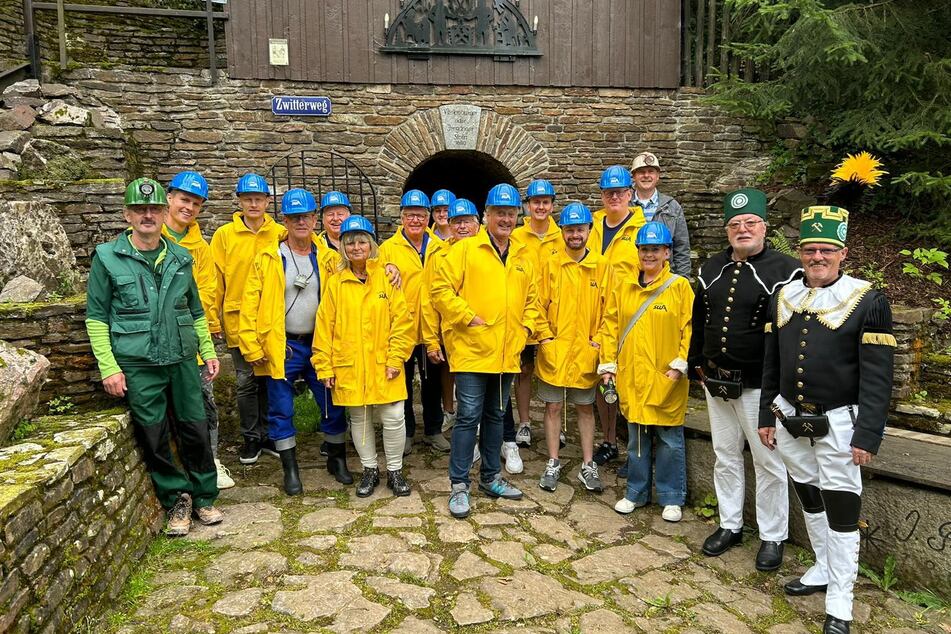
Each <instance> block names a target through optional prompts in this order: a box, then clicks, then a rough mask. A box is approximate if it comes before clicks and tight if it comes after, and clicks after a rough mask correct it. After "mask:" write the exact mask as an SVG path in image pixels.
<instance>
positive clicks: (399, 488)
mask: <svg viewBox="0 0 951 634" xmlns="http://www.w3.org/2000/svg"><path fill="white" fill-rule="evenodd" d="M386 486H388V487H390V489H391V490H392V491H393V495H395V496H397V497H403V496H404V495H409V482H407V481H406V478H404V477H403V472H402V471H401V470H397V471H387V472H386Z"/></svg>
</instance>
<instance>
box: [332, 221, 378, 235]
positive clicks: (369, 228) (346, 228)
mask: <svg viewBox="0 0 951 634" xmlns="http://www.w3.org/2000/svg"><path fill="white" fill-rule="evenodd" d="M354 231H363V232H364V233H369V234H370V235H371V236H374V237H375V236H376V233H374V231H373V225H372V224H370V221H369V220H367V219H366V218H364V217H363V216H350V217H349V218H347V219H346V220H344V221H343V224H342V225H340V237H341V238H342V237H343V235H344V234H345V233H353V232H354Z"/></svg>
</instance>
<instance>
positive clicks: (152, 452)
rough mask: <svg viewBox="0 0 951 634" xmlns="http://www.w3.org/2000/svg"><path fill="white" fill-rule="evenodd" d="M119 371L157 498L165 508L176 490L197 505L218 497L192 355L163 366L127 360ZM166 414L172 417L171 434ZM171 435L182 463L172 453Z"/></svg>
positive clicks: (208, 504) (171, 503)
mask: <svg viewBox="0 0 951 634" xmlns="http://www.w3.org/2000/svg"><path fill="white" fill-rule="evenodd" d="M122 371H123V372H124V373H125V380H126V388H127V391H126V400H127V401H128V403H129V410H130V411H131V414H132V422H133V424H134V425H135V436H136V439H137V440H138V442H139V445H140V446H141V447H142V452H143V454H144V458H145V466H146V468H147V469H148V471H149V475H150V476H151V477H152V482H153V483H154V484H155V492H156V494H157V495H158V499H159V502H161V503H162V506H164V507H165V508H167V509H168V508H171V507H172V506H174V505H175V501H176V500H177V499H178V496H179V494H180V493H189V494H191V496H192V498H193V499H194V504H195V506H197V507H203V506H211V505H212V504H214V502H215V499H216V498H217V497H218V474H217V470H216V469H215V459H214V457H213V456H212V453H211V437H210V435H209V430H208V421H207V420H206V419H205V406H204V403H203V401H202V395H201V378H200V377H199V375H198V366H197V365H196V364H195V360H194V359H187V360H185V361H182V362H180V363H176V364H174V365H165V366H139V367H136V366H131V367H126V368H123V369H122ZM169 410H171V415H169V413H170V412H169ZM171 419H174V421H175V429H174V432H175V433H174V436H175V437H174V439H173V430H172V428H171V426H170V425H169V420H171ZM173 440H174V442H175V445H176V450H177V451H176V453H177V454H178V460H179V462H180V463H181V466H179V464H178V463H176V461H175V458H174V457H173V456H172V442H173Z"/></svg>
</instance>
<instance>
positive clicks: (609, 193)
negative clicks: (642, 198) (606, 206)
mask: <svg viewBox="0 0 951 634" xmlns="http://www.w3.org/2000/svg"><path fill="white" fill-rule="evenodd" d="M629 191H631V190H630V189H628V188H626V187H625V188H623V189H602V190H601V195H602V196H604V197H605V198H608V199H611V198H623V197H624V194H625V193H627V192H629Z"/></svg>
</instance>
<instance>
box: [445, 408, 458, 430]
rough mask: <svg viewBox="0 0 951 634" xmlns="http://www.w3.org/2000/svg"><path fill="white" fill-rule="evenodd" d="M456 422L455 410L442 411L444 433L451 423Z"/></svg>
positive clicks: (450, 426) (450, 427) (451, 425)
mask: <svg viewBox="0 0 951 634" xmlns="http://www.w3.org/2000/svg"><path fill="white" fill-rule="evenodd" d="M455 424H456V413H455V412H443V413H442V431H443V433H446V432H447V431H449V430H450V429H452V427H453V425H455Z"/></svg>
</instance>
